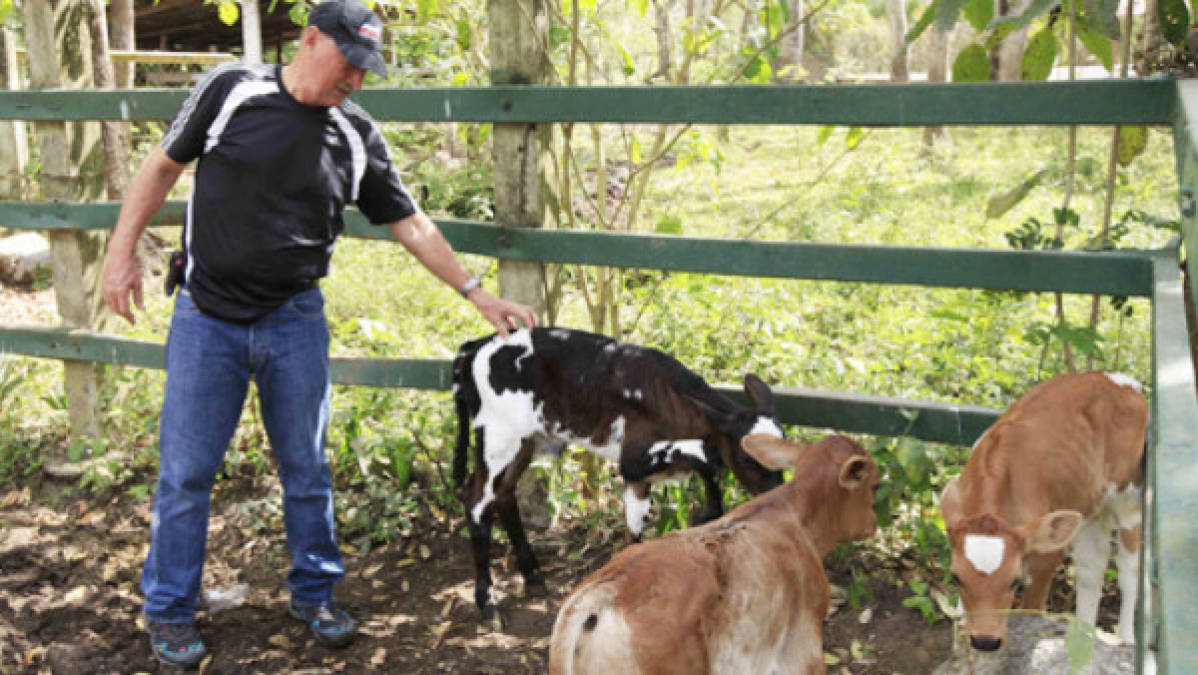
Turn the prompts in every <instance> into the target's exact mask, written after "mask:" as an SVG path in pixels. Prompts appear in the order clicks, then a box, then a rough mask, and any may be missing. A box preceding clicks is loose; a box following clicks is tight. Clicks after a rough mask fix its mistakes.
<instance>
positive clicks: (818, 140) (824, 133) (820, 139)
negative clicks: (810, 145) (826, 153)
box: [815, 124, 836, 145]
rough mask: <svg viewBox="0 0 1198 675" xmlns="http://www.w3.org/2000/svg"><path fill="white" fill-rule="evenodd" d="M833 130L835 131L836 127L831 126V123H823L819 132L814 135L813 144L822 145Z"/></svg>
mask: <svg viewBox="0 0 1198 675" xmlns="http://www.w3.org/2000/svg"><path fill="white" fill-rule="evenodd" d="M833 131H836V127H834V126H832V125H831V124H825V125H824V126H822V127H820V128H819V134H818V135H816V137H815V144H816V145H823V144H824V143H826V142H827V141H828V139H829V138H831V137H832V132H833Z"/></svg>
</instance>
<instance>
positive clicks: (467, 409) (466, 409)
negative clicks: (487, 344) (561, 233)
mask: <svg viewBox="0 0 1198 675" xmlns="http://www.w3.org/2000/svg"><path fill="white" fill-rule="evenodd" d="M477 351H478V349H477V344H476V343H474V342H468V343H466V344H464V345H462V348H461V349H459V350H458V354H457V356H456V357H454V360H453V405H454V410H456V411H457V417H458V440H457V444H456V445H455V446H454V448H453V482H454V485H457V486H458V487H462V484H463V483H465V482H466V461H467V459H468V458H469V456H470V430H471V421H472V418H473V417H474V416H475V415H477V414H478V410H479V408H480V407H481V405H482V404H481V402H480V400H479V397H478V388H477V387H476V386H475V384H474V372H473V367H472V363H473V361H474V355H475V354H476V353H477Z"/></svg>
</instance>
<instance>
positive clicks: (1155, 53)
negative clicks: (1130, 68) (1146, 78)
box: [1129, 0, 1165, 75]
mask: <svg viewBox="0 0 1198 675" xmlns="http://www.w3.org/2000/svg"><path fill="white" fill-rule="evenodd" d="M1157 11H1158V10H1157V0H1147V1H1146V2H1145V3H1144V29H1143V33H1141V35H1140V49H1139V50H1138V51H1139V54H1140V58H1141V59H1143V60H1142V61H1141V62H1140V63H1137V64H1136V71H1137V73H1138V74H1139V75H1150V74H1152V73H1155V72H1157V71H1158V70H1160V63H1161V48H1162V47H1163V46H1164V44H1165V37H1164V35H1162V34H1161V20H1160V17H1159V16H1157ZM1129 39H1130V38H1129Z"/></svg>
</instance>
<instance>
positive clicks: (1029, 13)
mask: <svg viewBox="0 0 1198 675" xmlns="http://www.w3.org/2000/svg"><path fill="white" fill-rule="evenodd" d="M1060 4H1061V0H1032V4H1030V5H1028V7H1027V9H1025V10H1023V13H1022V14H1020V15H1019V16H1018V17H1016V23H1017V25H1018V26H1019V27H1020V28H1023V27H1024V26H1026V25H1028V24H1030V23H1031V22H1032V21H1034V20H1035V19H1037V18H1039V17H1041V16H1043V15H1045V14H1048V13H1049V12H1051V11H1052V10H1053V9H1055V8H1056V7H1057V5H1060Z"/></svg>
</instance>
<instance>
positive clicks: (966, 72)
mask: <svg viewBox="0 0 1198 675" xmlns="http://www.w3.org/2000/svg"><path fill="white" fill-rule="evenodd" d="M989 79H990V55H989V54H987V53H986V48H985V47H983V46H982V45H979V44H972V45H969V46H968V47H966V48H965V49H962V50H961V53H960V54H957V58H956V59H955V60H954V61H953V82H985V81H987V80H989Z"/></svg>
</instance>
